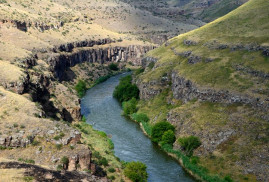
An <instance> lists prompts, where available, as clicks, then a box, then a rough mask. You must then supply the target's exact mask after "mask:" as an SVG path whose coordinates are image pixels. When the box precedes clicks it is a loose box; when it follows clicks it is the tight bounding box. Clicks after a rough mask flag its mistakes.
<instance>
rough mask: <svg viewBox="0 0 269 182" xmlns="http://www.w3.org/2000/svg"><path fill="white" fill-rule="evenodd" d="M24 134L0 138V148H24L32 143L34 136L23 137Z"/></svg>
mask: <svg viewBox="0 0 269 182" xmlns="http://www.w3.org/2000/svg"><path fill="white" fill-rule="evenodd" d="M23 134H24V133H19V134H16V135H15V134H14V135H11V136H1V137H0V146H1V147H5V148H8V147H14V148H17V147H26V146H27V145H30V144H31V143H32V142H33V141H34V138H35V137H34V136H28V137H25V136H23Z"/></svg>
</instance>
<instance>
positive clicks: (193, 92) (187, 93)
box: [171, 72, 269, 110]
mask: <svg viewBox="0 0 269 182" xmlns="http://www.w3.org/2000/svg"><path fill="white" fill-rule="evenodd" d="M171 78H172V92H173V96H174V98H175V99H180V100H182V101H183V102H188V101H190V100H192V99H199V100H201V101H209V102H219V103H227V104H233V103H242V104H249V105H251V106H252V107H257V108H261V109H264V110H268V109H269V102H268V101H263V100H261V99H260V98H252V97H250V96H248V95H239V94H234V93H231V92H229V91H228V90H220V91H216V90H214V89H199V88H198V87H197V86H196V85H195V84H193V83H192V82H191V81H190V80H187V79H185V78H184V77H181V76H179V75H178V74H177V73H176V72H172V75H171Z"/></svg>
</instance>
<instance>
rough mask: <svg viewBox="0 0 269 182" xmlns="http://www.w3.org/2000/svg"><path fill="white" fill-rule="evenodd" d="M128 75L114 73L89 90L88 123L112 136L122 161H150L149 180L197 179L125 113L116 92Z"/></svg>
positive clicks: (85, 108)
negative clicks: (115, 95)
mask: <svg viewBox="0 0 269 182" xmlns="http://www.w3.org/2000/svg"><path fill="white" fill-rule="evenodd" d="M125 75H126V73H125V74H121V75H117V76H113V77H111V78H110V79H108V80H107V81H105V82H104V83H101V84H98V85H96V86H95V87H93V88H91V89H89V90H88V91H87V93H86V95H85V96H84V98H83V99H82V101H81V112H82V114H83V115H84V116H86V118H87V122H88V123H89V124H91V125H93V128H94V129H97V130H100V131H104V132H106V133H107V134H108V135H111V136H112V141H113V143H114V147H115V148H114V150H115V155H116V156H117V157H119V158H120V159H121V160H124V161H141V162H143V163H144V164H146V165H147V172H148V175H149V177H148V181H149V182H193V181H194V180H193V179H192V178H191V177H190V176H189V175H188V174H187V173H186V172H185V171H184V170H183V169H182V168H181V166H180V165H179V164H178V163H177V161H175V160H174V159H173V158H171V157H169V156H168V155H167V154H166V153H165V152H163V151H162V150H161V149H160V148H159V147H158V146H156V144H154V143H152V142H151V140H150V139H149V138H148V137H147V136H145V135H144V134H143V132H142V130H141V129H140V127H139V125H138V124H137V123H135V122H133V121H130V120H129V119H126V118H125V117H123V116H122V115H121V113H122V108H121V106H120V104H119V103H118V101H117V100H116V99H114V98H113V96H112V94H113V91H114V88H115V87H116V86H117V85H118V83H119V79H120V78H121V77H123V76H125Z"/></svg>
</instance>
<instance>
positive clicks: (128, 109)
mask: <svg viewBox="0 0 269 182" xmlns="http://www.w3.org/2000/svg"><path fill="white" fill-rule="evenodd" d="M136 104H137V101H136V99H135V98H132V99H131V100H129V101H127V102H123V103H122V108H123V115H125V116H129V115H131V114H133V113H135V112H136V110H137V109H136Z"/></svg>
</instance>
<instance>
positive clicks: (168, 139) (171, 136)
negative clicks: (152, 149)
mask: <svg viewBox="0 0 269 182" xmlns="http://www.w3.org/2000/svg"><path fill="white" fill-rule="evenodd" d="M175 141H176V136H175V133H174V132H173V131H172V130H168V131H166V132H164V134H163V136H162V143H164V144H169V145H173V143H174V142H175Z"/></svg>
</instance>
